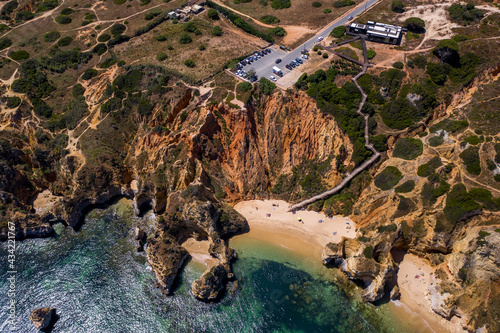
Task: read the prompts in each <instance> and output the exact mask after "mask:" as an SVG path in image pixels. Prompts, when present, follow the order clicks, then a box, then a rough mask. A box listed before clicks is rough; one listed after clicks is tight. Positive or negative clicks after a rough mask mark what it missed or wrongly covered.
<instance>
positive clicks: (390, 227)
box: [377, 223, 398, 233]
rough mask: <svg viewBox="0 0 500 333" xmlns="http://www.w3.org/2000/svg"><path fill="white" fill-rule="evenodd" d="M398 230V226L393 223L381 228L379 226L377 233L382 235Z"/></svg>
mask: <svg viewBox="0 0 500 333" xmlns="http://www.w3.org/2000/svg"><path fill="white" fill-rule="evenodd" d="M396 230H398V226H397V225H396V224H394V223H391V224H389V225H381V226H378V227H377V231H378V232H379V233H382V232H394V231H396Z"/></svg>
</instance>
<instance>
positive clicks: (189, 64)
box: [184, 59, 196, 68]
mask: <svg viewBox="0 0 500 333" xmlns="http://www.w3.org/2000/svg"><path fill="white" fill-rule="evenodd" d="M184 65H186V66H187V67H190V68H193V67H195V66H196V64H195V63H194V60H193V59H186V61H184Z"/></svg>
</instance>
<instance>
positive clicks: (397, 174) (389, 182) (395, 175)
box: [374, 166, 403, 191]
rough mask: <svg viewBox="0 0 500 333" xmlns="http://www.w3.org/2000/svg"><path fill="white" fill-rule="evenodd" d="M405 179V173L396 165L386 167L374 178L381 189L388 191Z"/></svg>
mask: <svg viewBox="0 0 500 333" xmlns="http://www.w3.org/2000/svg"><path fill="white" fill-rule="evenodd" d="M401 179H403V174H402V173H401V171H399V169H398V168H396V167H394V166H388V167H386V168H385V169H384V170H383V171H382V172H381V173H379V174H378V175H377V176H375V178H374V184H375V186H377V187H378V188H379V189H381V190H383V191H387V190H390V189H392V188H393V187H394V186H396V185H397V184H398V183H399V181H400V180H401Z"/></svg>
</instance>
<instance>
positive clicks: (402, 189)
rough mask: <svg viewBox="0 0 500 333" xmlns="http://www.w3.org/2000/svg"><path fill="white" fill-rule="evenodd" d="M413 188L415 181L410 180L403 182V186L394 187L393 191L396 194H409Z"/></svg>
mask: <svg viewBox="0 0 500 333" xmlns="http://www.w3.org/2000/svg"><path fill="white" fill-rule="evenodd" d="M414 188H415V181H413V180H411V179H410V180H407V181H405V182H404V183H403V184H401V185H399V186H398V187H396V188H395V189H394V191H396V193H409V192H411V191H413V189H414Z"/></svg>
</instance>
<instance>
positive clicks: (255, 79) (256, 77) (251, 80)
mask: <svg viewBox="0 0 500 333" xmlns="http://www.w3.org/2000/svg"><path fill="white" fill-rule="evenodd" d="M258 79H259V78H258V76H257V75H254V76H252V77H251V78H250V82H255V81H257V80H258Z"/></svg>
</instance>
